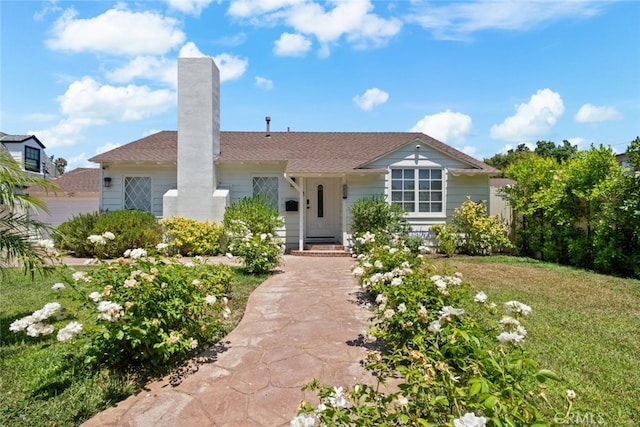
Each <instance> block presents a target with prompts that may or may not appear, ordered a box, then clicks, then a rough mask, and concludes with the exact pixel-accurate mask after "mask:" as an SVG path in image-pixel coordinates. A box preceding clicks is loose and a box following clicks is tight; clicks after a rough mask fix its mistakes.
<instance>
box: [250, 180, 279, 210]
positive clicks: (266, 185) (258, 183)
mask: <svg viewBox="0 0 640 427" xmlns="http://www.w3.org/2000/svg"><path fill="white" fill-rule="evenodd" d="M278 184H279V180H278V177H277V176H255V177H253V196H254V197H256V196H262V197H264V198H265V199H267V200H268V201H269V202H270V203H271V206H273V208H274V209H276V210H277V209H278Z"/></svg>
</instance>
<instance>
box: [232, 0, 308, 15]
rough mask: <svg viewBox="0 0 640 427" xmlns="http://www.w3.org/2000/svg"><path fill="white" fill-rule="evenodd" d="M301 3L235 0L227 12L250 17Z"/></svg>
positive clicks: (274, 0)
mask: <svg viewBox="0 0 640 427" xmlns="http://www.w3.org/2000/svg"><path fill="white" fill-rule="evenodd" d="M296 3H300V0H234V1H232V2H231V3H230V4H229V10H228V11H227V13H228V14H229V15H231V16H234V17H236V18H250V17H252V16H256V15H262V14H265V13H270V12H274V11H276V10H278V9H280V8H283V7H288V6H292V5H294V4H296Z"/></svg>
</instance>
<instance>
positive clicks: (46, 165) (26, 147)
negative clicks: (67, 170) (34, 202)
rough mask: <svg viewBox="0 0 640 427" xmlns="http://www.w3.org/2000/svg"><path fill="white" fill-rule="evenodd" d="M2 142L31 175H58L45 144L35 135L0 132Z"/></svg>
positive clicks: (51, 176) (0, 141)
mask: <svg viewBox="0 0 640 427" xmlns="http://www.w3.org/2000/svg"><path fill="white" fill-rule="evenodd" d="M0 144H2V147H3V148H4V149H6V150H7V151H8V152H9V154H11V157H13V158H14V159H15V160H16V161H17V162H18V163H19V164H20V166H21V167H22V170H24V171H25V172H27V173H29V174H30V175H34V176H38V177H41V178H53V177H56V176H58V171H57V169H56V167H55V165H54V164H53V162H52V161H51V159H50V158H49V157H47V155H46V154H45V152H44V149H45V146H44V144H42V142H40V140H39V139H38V138H37V137H36V136H35V135H8V134H6V133H4V132H0Z"/></svg>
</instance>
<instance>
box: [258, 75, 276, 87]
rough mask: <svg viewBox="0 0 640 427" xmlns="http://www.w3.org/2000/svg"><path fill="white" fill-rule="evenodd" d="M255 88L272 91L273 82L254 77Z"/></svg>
mask: <svg viewBox="0 0 640 427" xmlns="http://www.w3.org/2000/svg"><path fill="white" fill-rule="evenodd" d="M256 86H258V87H261V88H263V89H265V90H271V89H273V81H271V80H269V79H266V78H264V77H260V76H256Z"/></svg>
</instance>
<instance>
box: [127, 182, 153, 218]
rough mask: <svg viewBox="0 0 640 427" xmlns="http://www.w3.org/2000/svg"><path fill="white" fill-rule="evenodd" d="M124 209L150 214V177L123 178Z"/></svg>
mask: <svg viewBox="0 0 640 427" xmlns="http://www.w3.org/2000/svg"><path fill="white" fill-rule="evenodd" d="M124 208H125V209H136V210H139V211H146V212H151V177H148V176H127V177H125V178H124Z"/></svg>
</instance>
